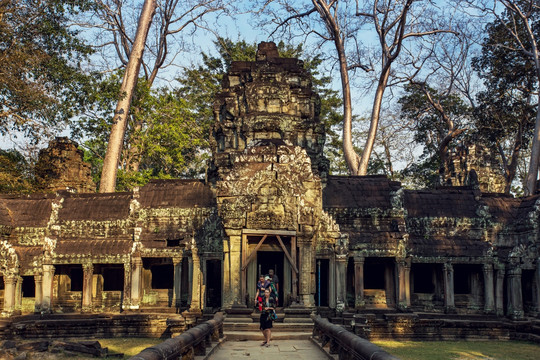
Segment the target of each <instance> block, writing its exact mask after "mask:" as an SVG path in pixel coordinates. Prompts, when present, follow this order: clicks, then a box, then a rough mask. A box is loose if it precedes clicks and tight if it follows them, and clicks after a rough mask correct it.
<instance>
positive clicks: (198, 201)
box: [139, 179, 216, 208]
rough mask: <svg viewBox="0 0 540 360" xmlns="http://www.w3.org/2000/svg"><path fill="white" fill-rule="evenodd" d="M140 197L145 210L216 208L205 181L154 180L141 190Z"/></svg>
mask: <svg viewBox="0 0 540 360" xmlns="http://www.w3.org/2000/svg"><path fill="white" fill-rule="evenodd" d="M139 196H140V197H139V202H140V203H141V206H143V207H145V208H149V207H152V208H159V207H180V208H191V207H213V206H216V199H215V197H214V194H213V193H212V189H211V188H210V186H209V185H206V184H205V183H204V181H203V180H179V179H177V180H152V181H150V182H149V183H148V184H146V185H145V186H143V187H142V188H141V189H140V193H139Z"/></svg>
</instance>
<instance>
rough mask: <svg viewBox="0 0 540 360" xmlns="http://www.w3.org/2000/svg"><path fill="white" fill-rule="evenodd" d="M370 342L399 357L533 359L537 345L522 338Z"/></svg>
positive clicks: (405, 359) (414, 359) (539, 347)
mask: <svg viewBox="0 0 540 360" xmlns="http://www.w3.org/2000/svg"><path fill="white" fill-rule="evenodd" d="M373 343H374V344H376V345H378V346H380V347H381V348H383V349H384V350H386V351H387V352H389V353H390V354H392V355H394V356H396V357H398V358H400V359H402V360H424V359H426V360H427V359H429V360H536V359H539V358H540V345H538V344H535V343H529V342H522V341H387V340H377V341H373Z"/></svg>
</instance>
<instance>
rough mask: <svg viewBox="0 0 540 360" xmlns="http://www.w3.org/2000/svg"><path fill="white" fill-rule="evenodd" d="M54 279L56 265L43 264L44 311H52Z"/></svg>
mask: <svg viewBox="0 0 540 360" xmlns="http://www.w3.org/2000/svg"><path fill="white" fill-rule="evenodd" d="M53 279H54V266H53V265H43V302H42V309H43V310H42V311H44V312H51V311H52V291H53Z"/></svg>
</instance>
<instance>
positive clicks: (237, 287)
mask: <svg viewBox="0 0 540 360" xmlns="http://www.w3.org/2000/svg"><path fill="white" fill-rule="evenodd" d="M227 233H228V234H230V236H229V246H230V248H229V257H230V259H229V260H230V263H229V266H230V275H231V278H230V285H231V290H232V291H231V295H232V305H234V306H242V307H245V306H246V301H245V300H246V299H244V298H243V297H242V261H241V257H242V235H241V231H238V232H237V231H236V230H229V231H228V232H227Z"/></svg>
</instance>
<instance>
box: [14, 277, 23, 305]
mask: <svg viewBox="0 0 540 360" xmlns="http://www.w3.org/2000/svg"><path fill="white" fill-rule="evenodd" d="M22 282H23V278H22V276H17V284H16V285H15V313H16V314H20V313H21V312H22V297H23V293H22Z"/></svg>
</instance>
